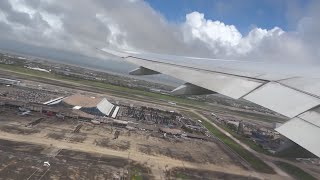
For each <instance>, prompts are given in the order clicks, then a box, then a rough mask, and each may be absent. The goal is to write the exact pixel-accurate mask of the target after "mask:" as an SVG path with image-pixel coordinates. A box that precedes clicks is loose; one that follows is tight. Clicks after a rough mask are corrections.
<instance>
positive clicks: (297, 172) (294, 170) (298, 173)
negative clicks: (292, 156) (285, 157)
mask: <svg viewBox="0 0 320 180" xmlns="http://www.w3.org/2000/svg"><path fill="white" fill-rule="evenodd" d="M276 165H277V166H279V167H280V168H281V169H282V170H284V171H285V172H287V173H288V174H290V175H291V176H292V177H293V178H295V179H303V180H316V178H315V177H313V176H311V175H310V174H308V173H306V172H305V171H303V170H302V169H300V168H298V167H296V166H294V165H291V164H288V163H286V162H280V161H277V162H276Z"/></svg>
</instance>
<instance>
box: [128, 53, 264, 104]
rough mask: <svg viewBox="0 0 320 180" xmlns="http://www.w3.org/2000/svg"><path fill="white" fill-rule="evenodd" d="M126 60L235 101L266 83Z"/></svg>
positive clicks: (135, 59) (186, 68)
mask: <svg viewBox="0 0 320 180" xmlns="http://www.w3.org/2000/svg"><path fill="white" fill-rule="evenodd" d="M126 60H127V61H129V62H131V63H134V64H137V65H140V66H143V67H145V68H147V69H151V70H153V71H157V72H161V73H163V74H167V75H170V76H172V77H175V78H177V79H181V80H183V81H186V82H189V83H191V84H194V85H196V86H200V87H203V88H205V89H209V90H211V91H214V92H217V93H220V94H223V95H225V96H228V97H231V98H235V99H238V98H240V97H242V96H244V95H246V94H248V93H250V92H251V91H252V90H254V89H256V88H257V87H259V86H261V85H262V84H263V83H264V82H262V81H258V80H253V79H249V78H243V77H238V76H232V75H228V74H221V73H216V72H211V71H203V70H199V69H195V68H188V67H182V66H180V65H172V64H168V63H163V62H155V61H148V60H144V59H139V58H134V57H127V58H126Z"/></svg>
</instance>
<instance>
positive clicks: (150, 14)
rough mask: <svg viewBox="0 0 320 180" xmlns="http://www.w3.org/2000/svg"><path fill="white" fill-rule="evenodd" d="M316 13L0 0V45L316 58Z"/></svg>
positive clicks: (96, 0)
mask: <svg viewBox="0 0 320 180" xmlns="http://www.w3.org/2000/svg"><path fill="white" fill-rule="evenodd" d="M319 15H320V2H319V1H317V0H259V1H257V0H188V1H187V0H174V1H172V0H146V1H143V0H117V1H111V0H68V1H65V0H1V1H0V48H1V49H5V50H11V51H16V52H22V53H28V54H32V55H35V56H48V54H50V58H52V59H54V58H60V59H64V58H65V59H73V62H74V63H77V61H79V63H82V64H83V63H85V64H90V62H91V60H92V59H94V63H95V64H97V62H99V60H101V62H103V59H106V56H105V55H104V54H102V53H99V52H97V50H96V48H104V47H109V48H121V49H129V50H139V51H148V52H154V53H165V54H173V55H186V56H199V57H211V58H224V59H239V60H252V61H261V60H263V61H270V62H286V63H303V64H320V58H319V57H320V36H319V33H320V21H318V17H320V16H319ZM48 52H50V53H48ZM80 56H81V58H78V57H80ZM83 57H86V58H83ZM74 59H77V60H74ZM90 59H91V60H90ZM80 61H81V62H80ZM84 61H85V62H84Z"/></svg>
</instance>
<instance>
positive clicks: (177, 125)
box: [0, 81, 249, 179]
mask: <svg viewBox="0 0 320 180" xmlns="http://www.w3.org/2000/svg"><path fill="white" fill-rule="evenodd" d="M52 89H54V90H52ZM0 93H1V97H0V98H1V99H0V100H1V101H0V102H1V104H0V136H1V148H0V150H1V152H2V153H1V160H2V161H1V162H2V164H1V166H0V167H1V170H0V177H7V178H8V179H42V178H43V179H64V178H66V177H71V179H78V177H86V179H128V178H131V177H136V176H137V177H143V179H159V178H158V177H161V178H160V179H170V177H171V176H172V175H173V174H174V173H175V172H176V169H175V170H174V169H172V168H174V167H176V168H178V167H189V168H194V167H201V169H204V170H208V171H210V169H216V170H217V172H215V171H213V172H211V173H216V174H217V175H218V174H219V173H220V172H219V171H221V172H222V171H223V172H224V173H226V170H225V169H226V168H228V169H229V170H230V171H229V170H228V172H230V173H232V176H230V178H231V177H239V178H241V177H246V176H244V175H245V174H246V173H247V172H249V171H248V168H249V167H248V165H247V164H246V163H245V162H243V160H242V159H241V158H240V157H238V156H237V155H235V154H234V153H233V152H232V151H231V150H230V149H229V148H228V147H227V146H225V145H224V144H223V143H221V142H220V141H218V140H217V139H216V138H215V137H214V136H212V135H211V134H210V133H209V131H208V130H207V129H206V128H205V127H204V126H203V125H202V124H201V123H200V122H199V121H198V120H196V119H192V118H190V117H188V116H186V115H184V114H183V113H180V112H179V111H178V110H177V109H174V108H172V107H166V106H162V105H156V104H148V103H144V102H139V101H133V100H125V99H122V98H115V97H109V96H107V95H106V96H104V95H101V94H94V93H89V92H84V91H79V90H74V89H69V88H64V87H52V85H46V84H42V83H34V82H31V81H24V82H23V85H21V84H20V85H17V84H11V83H9V82H7V81H6V82H5V83H2V84H0ZM83 169H86V170H85V171H83ZM171 169H172V173H171ZM196 173H198V172H195V174H196ZM226 174H228V173H226ZM190 177H191V175H190Z"/></svg>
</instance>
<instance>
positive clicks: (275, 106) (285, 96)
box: [244, 82, 320, 118]
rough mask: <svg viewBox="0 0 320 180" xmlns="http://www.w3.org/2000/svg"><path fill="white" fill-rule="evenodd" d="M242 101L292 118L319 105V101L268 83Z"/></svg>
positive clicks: (279, 85) (273, 83)
mask: <svg viewBox="0 0 320 180" xmlns="http://www.w3.org/2000/svg"><path fill="white" fill-rule="evenodd" d="M244 99H246V100H248V101H251V102H254V103H256V104H259V105H261V106H263V107H266V108H268V109H271V110H273V111H276V112H278V113H280V114H283V115H285V116H287V117H290V118H293V117H295V116H297V115H299V114H301V113H303V112H305V111H308V110H309V109H311V108H314V107H316V106H318V105H319V104H320V99H318V98H316V97H313V96H310V95H308V94H305V93H303V92H300V91H296V90H294V89H291V88H289V87H286V86H283V85H281V84H279V83H276V82H269V83H267V84H265V85H263V86H261V87H260V88H258V89H256V90H254V91H253V92H251V93H250V94H248V95H246V96H245V97H244Z"/></svg>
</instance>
